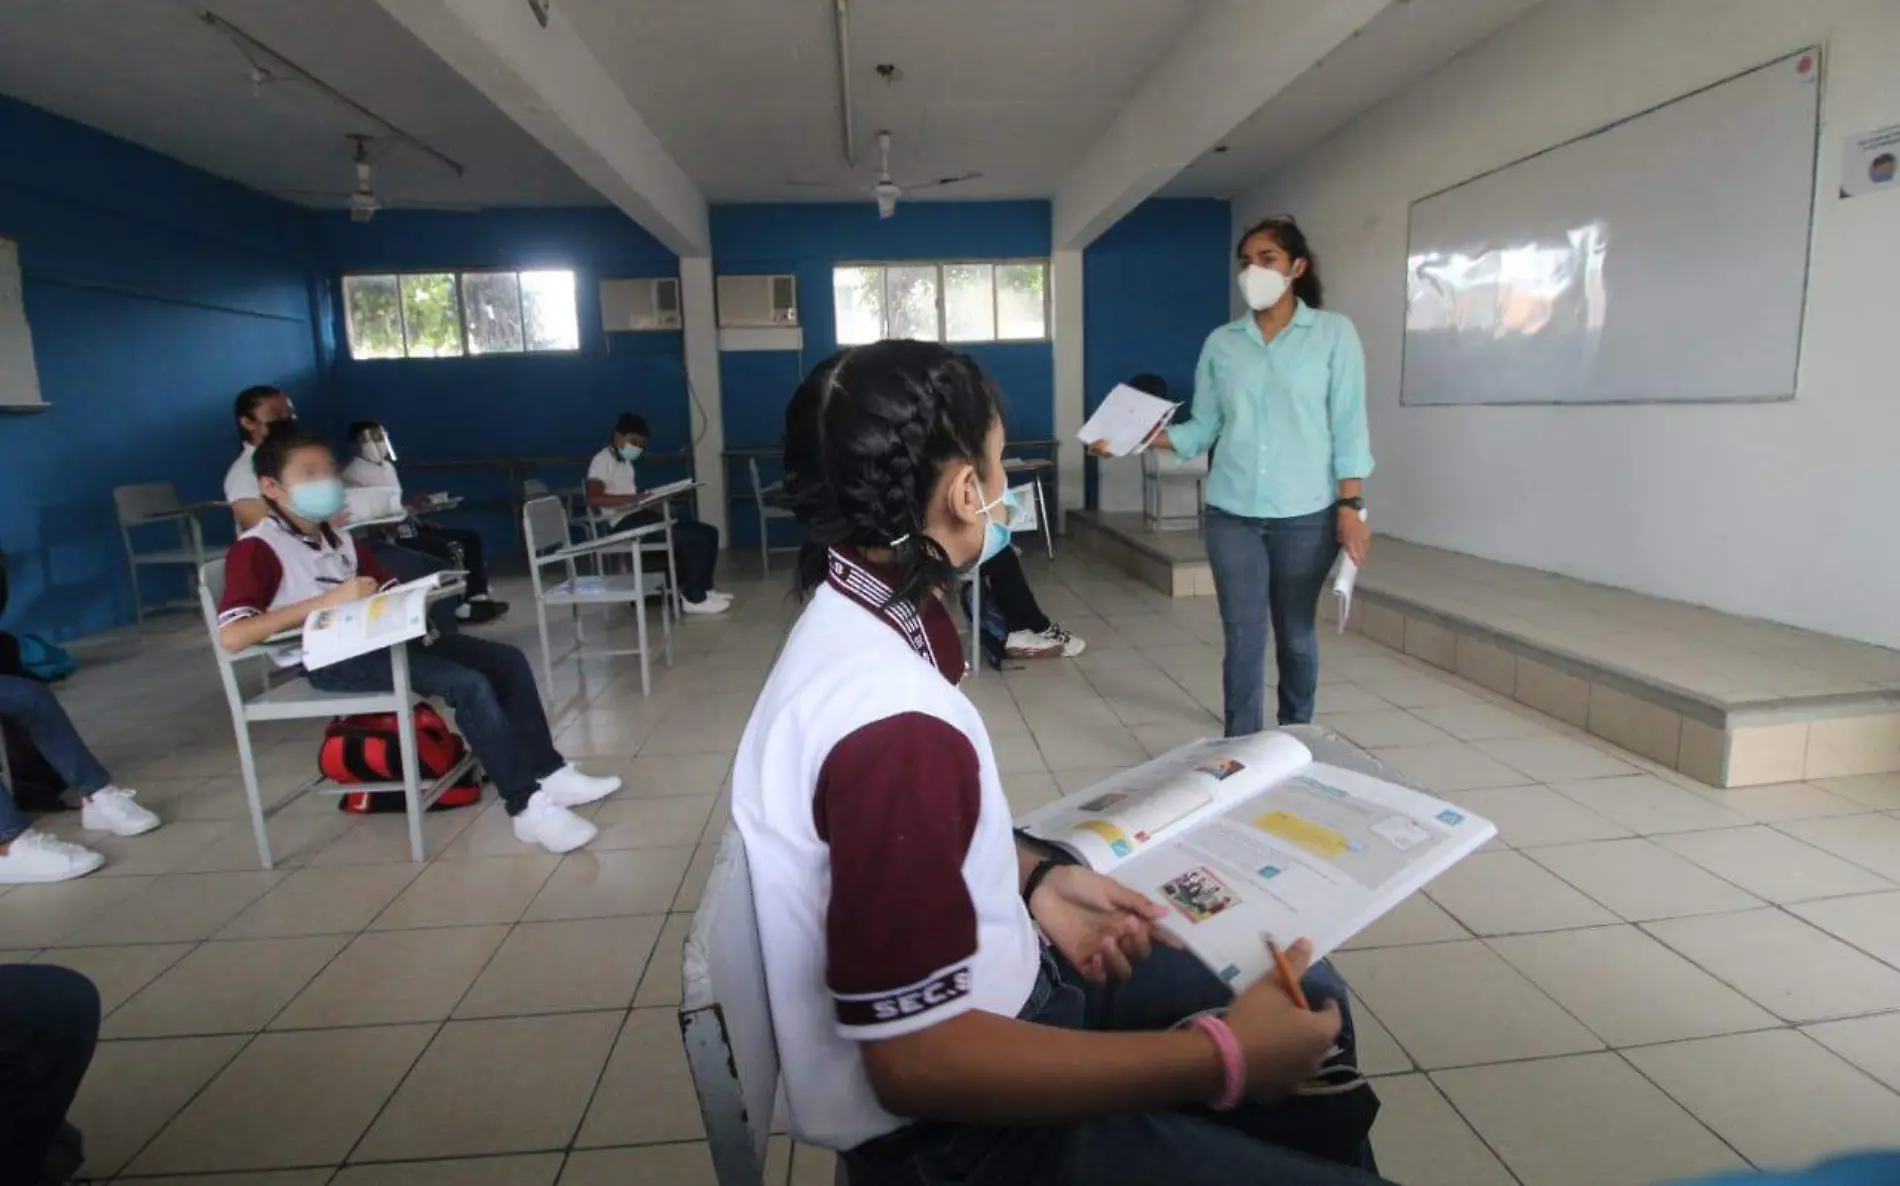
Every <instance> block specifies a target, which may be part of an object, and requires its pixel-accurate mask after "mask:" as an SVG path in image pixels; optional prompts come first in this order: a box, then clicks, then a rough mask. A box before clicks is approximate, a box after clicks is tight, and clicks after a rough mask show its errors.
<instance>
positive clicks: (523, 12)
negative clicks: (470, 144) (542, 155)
mask: <svg viewBox="0 0 1900 1186" xmlns="http://www.w3.org/2000/svg"><path fill="white" fill-rule="evenodd" d="M376 3H378V4H380V5H381V6H382V7H383V8H384V10H386V11H387V12H388V13H389V14H390V15H391V16H393V17H395V18H396V19H397V20H398V21H400V22H401V23H402V24H403V26H404V27H406V28H407V29H408V30H409V31H410V32H411V33H413V34H415V35H416V37H417V38H419V39H420V40H421V41H422V43H423V44H424V45H426V46H428V47H429V48H430V49H431V50H434V51H435V53H436V54H437V55H438V56H439V57H441V59H442V60H443V61H445V62H447V63H448V64H449V65H450V66H451V67H453V68H454V69H455V71H456V72H457V73H458V74H460V75H461V76H462V77H463V78H466V79H467V80H468V81H469V82H470V83H471V84H472V85H473V86H474V87H475V89H476V90H479V91H480V92H481V93H482V94H484V95H486V96H487V97H488V99H489V101H490V102H492V103H494V104H495V106H497V107H499V108H501V110H502V112H503V113H504V114H506V115H507V116H508V117H509V118H510V119H512V120H514V121H515V122H516V123H518V124H520V125H521V127H522V128H523V129H525V130H526V131H527V132H528V134H529V135H531V136H533V137H534V138H535V139H536V140H539V141H540V142H541V143H542V144H543V145H545V146H546V147H547V149H548V151H550V152H552V153H553V154H554V155H555V156H557V157H559V158H560V159H561V161H562V163H564V164H565V165H567V167H568V168H570V169H572V170H574V172H575V173H576V174H578V175H579V176H580V178H581V180H583V181H585V182H587V184H589V185H591V186H593V187H594V188H595V189H596V190H598V191H599V192H600V194H601V196H602V197H604V198H606V199H607V200H608V201H610V202H612V203H613V204H614V205H615V206H618V207H619V208H620V209H621V210H622V211H624V212H625V213H626V214H627V216H628V217H630V218H632V219H633V220H634V221H635V222H638V223H639V224H640V225H641V226H643V227H645V228H646V229H647V231H648V232H650V233H651V234H652V235H653V237H654V238H656V239H658V240H660V242H662V243H664V244H666V246H667V247H669V248H671V249H672V250H673V251H675V252H677V253H678V254H680V255H708V254H710V253H711V251H712V231H711V229H710V225H709V222H708V219H707V213H706V198H705V195H703V194H702V193H700V192H699V187H698V186H697V185H695V184H693V179H692V178H690V177H688V176H687V175H686V171H685V170H683V169H681V168H680V167H679V164H678V163H677V162H676V161H674V160H673V158H672V156H670V155H669V154H668V153H667V151H666V147H665V146H664V145H663V144H661V143H660V140H659V137H657V136H655V135H654V134H653V130H652V129H651V128H649V127H647V123H646V121H645V120H644V119H642V118H640V113H639V112H638V111H636V110H634V108H633V105H632V104H631V103H628V102H627V98H626V95H625V94H623V93H622V92H621V90H620V86H619V84H618V83H616V82H615V81H614V79H613V76H612V75H611V74H609V73H608V72H607V70H606V68H605V67H604V66H602V65H601V64H600V60H599V59H598V58H596V57H595V56H594V54H593V51H591V50H589V49H588V48H587V45H586V43H585V42H583V41H582V40H581V37H580V34H579V33H578V32H577V31H576V30H575V28H574V26H573V24H572V23H571V22H570V21H568V20H567V19H566V17H565V16H564V14H563V13H562V12H561V5H559V4H554V5H551V6H550V9H551V11H550V12H549V18H550V19H549V21H548V25H547V27H546V28H542V27H541V24H540V22H539V21H537V20H536V19H535V15H534V12H533V11H532V10H531V9H530V8H529V6H528V4H527V3H526V2H525V0H376Z"/></svg>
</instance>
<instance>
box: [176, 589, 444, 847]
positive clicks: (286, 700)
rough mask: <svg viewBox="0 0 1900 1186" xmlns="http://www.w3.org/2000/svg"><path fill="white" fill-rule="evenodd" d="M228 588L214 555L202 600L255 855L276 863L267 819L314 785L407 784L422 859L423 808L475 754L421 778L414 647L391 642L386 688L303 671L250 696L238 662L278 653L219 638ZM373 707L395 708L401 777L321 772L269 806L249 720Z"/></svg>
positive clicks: (330, 789)
mask: <svg viewBox="0 0 1900 1186" xmlns="http://www.w3.org/2000/svg"><path fill="white" fill-rule="evenodd" d="M223 596H224V561H223V560H213V561H211V562H210V563H209V564H206V565H205V566H204V567H203V568H202V569H200V570H199V578H198V602H199V605H200V606H201V607H202V608H203V610H204V619H205V629H206V630H207V631H208V632H209V633H210V635H211V651H212V653H213V654H214V655H216V656H217V658H218V679H219V681H220V682H222V683H223V684H224V699H225V702H226V703H227V704H228V705H229V706H230V709H231V728H232V731H233V732H235V733H236V734H237V745H238V767H239V768H240V770H242V772H243V774H244V797H245V799H246V800H247V801H248V802H249V804H250V808H251V828H252V830H253V831H255V832H256V834H257V859H258V860H259V861H260V862H262V863H263V866H264V868H266V869H269V868H271V855H270V833H269V831H268V830H267V829H266V827H265V824H266V822H267V821H268V820H269V819H270V817H271V816H273V815H276V814H277V813H278V812H280V811H282V810H283V809H284V808H286V807H288V806H290V805H291V804H292V803H294V802H296V801H297V800H298V799H301V798H303V796H304V795H306V794H308V793H310V792H311V791H316V792H318V793H319V794H325V795H348V794H353V793H355V792H357V791H401V792H402V798H403V807H404V809H405V811H406V812H407V814H408V816H409V859H410V860H412V861H421V860H422V856H423V854H422V813H423V812H425V811H427V810H429V808H430V806H431V805H432V804H434V803H435V801H436V800H437V799H439V798H441V796H442V792H443V791H445V790H447V789H448V788H449V787H451V786H453V785H455V783H457V782H458V781H460V780H461V778H462V776H463V775H465V774H466V773H467V772H468V771H469V769H470V768H471V767H472V766H474V764H475V758H474V755H472V754H467V753H465V754H463V755H462V760H461V761H459V762H457V763H456V764H455V765H454V766H452V767H450V768H449V769H448V770H447V771H446V772H445V773H443V774H442V776H441V777H439V778H436V779H434V780H432V781H431V782H430V783H429V785H428V786H426V787H425V786H423V785H422V784H421V777H420V775H421V770H422V766H421V764H420V763H419V762H418V761H417V758H416V717H415V706H416V702H417V701H418V700H420V699H421V697H419V696H417V695H416V694H415V693H414V692H413V691H412V690H411V689H410V687H409V648H408V647H407V646H397V647H391V648H390V651H389V656H390V667H391V669H392V672H391V674H392V676H393V680H392V690H390V691H388V692H324V691H320V690H318V689H317V688H314V687H312V686H311V684H310V681H309V680H307V679H301V678H299V679H294V680H290V681H288V682H285V683H281V684H279V685H277V686H276V687H268V685H267V690H266V691H264V692H263V693H261V694H260V695H257V696H252V697H250V698H248V699H246V697H245V695H244V692H243V690H242V689H241V688H240V687H239V686H238V678H237V668H238V665H239V664H240V663H247V662H253V661H255V662H260V663H263V664H265V665H267V666H268V665H270V664H271V663H272V659H271V657H270V653H269V651H267V650H266V649H265V648H264V647H261V646H256V647H251V648H249V649H248V650H243V651H239V652H237V653H236V654H232V653H231V652H230V651H227V650H225V649H224V647H223V645H222V644H221V643H219V642H218V602H219V600H220V599H222V598H223ZM292 638H294V635H293V634H291V633H289V632H286V634H284V635H280V636H279V638H278V640H281V641H289V640H291V639H292ZM375 712H393V713H395V714H396V735H397V741H398V745H399V746H400V748H401V751H402V772H403V777H402V781H401V782H371V783H351V784H349V785H347V786H346V785H344V784H342V783H334V782H330V781H329V780H328V779H326V778H323V777H322V776H320V775H319V776H318V777H317V778H314V779H311V780H310V781H308V782H305V783H304V784H303V786H301V787H299V788H298V789H297V790H296V791H294V792H292V793H291V794H290V795H288V796H286V797H285V798H284V799H283V801H282V802H279V803H277V804H275V805H274V806H271V807H268V808H267V807H265V806H264V798H263V795H262V794H261V792H260V791H259V789H258V785H257V760H256V758H255V757H254V755H253V754H252V750H251V725H252V724H253V723H254V722H258V721H305V720H328V719H329V718H331V717H339V716H355V715H357V714H358V713H375ZM312 765H315V755H312Z"/></svg>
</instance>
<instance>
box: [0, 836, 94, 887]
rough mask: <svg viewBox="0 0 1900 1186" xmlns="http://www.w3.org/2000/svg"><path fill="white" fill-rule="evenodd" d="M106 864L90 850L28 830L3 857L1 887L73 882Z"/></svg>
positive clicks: (0, 869) (0, 874)
mask: <svg viewBox="0 0 1900 1186" xmlns="http://www.w3.org/2000/svg"><path fill="white" fill-rule="evenodd" d="M105 863H106V859H105V858H104V857H102V856H100V855H99V854H98V853H96V852H94V851H92V850H91V849H90V848H81V847H79V846H78V845H77V844H68V843H66V842H65V841H64V840H61V839H60V838H59V837H57V836H52V835H49V834H48V833H45V832H37V831H34V830H33V829H32V828H28V829H27V830H26V831H24V832H22V833H20V834H19V835H18V836H15V837H14V838H13V843H12V844H11V845H9V846H8V847H7V851H6V855H5V856H0V885H28V884H32V883H35V882H43V881H70V880H72V879H73V878H75V877H84V876H85V875H86V874H88V873H90V872H92V871H93V870H94V869H97V868H98V867H99V866H101V865H103V864H105Z"/></svg>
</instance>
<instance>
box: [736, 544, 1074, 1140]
mask: <svg viewBox="0 0 1900 1186" xmlns="http://www.w3.org/2000/svg"><path fill="white" fill-rule="evenodd" d="M890 597H891V586H890V583H889V580H888V578H887V575H886V574H884V573H881V572H880V571H879V570H877V569H875V568H873V567H871V566H869V565H867V564H865V563H863V562H862V561H861V560H859V559H857V558H855V557H854V556H852V555H849V554H845V553H842V552H837V551H834V552H833V553H832V554H831V558H830V577H829V579H828V581H827V582H826V583H825V584H824V585H823V586H821V587H820V588H819V589H818V591H817V592H816V593H815V594H814V595H813V597H812V600H811V604H810V605H808V606H807V607H806V608H805V611H804V613H803V614H801V615H800V617H799V619H798V622H797V624H796V625H795V626H793V628H792V632H791V635H790V637H789V638H788V639H787V640H786V643H785V648H784V650H782V651H781V652H779V657H778V662H777V663H776V664H775V665H774V666H773V668H772V674H771V677H770V678H769V679H768V680H767V681H766V684H765V688H764V690H763V691H762V692H761V693H760V694H759V701H758V704H757V706H756V707H755V708H754V709H753V710H752V719H751V721H750V722H749V723H748V724H747V726H746V731H745V736H744V738H743V739H742V740H741V741H740V743H739V753H738V757H737V759H736V761H735V764H734V766H733V773H732V814H733V820H734V822H735V823H736V825H737V826H738V829H739V833H740V835H741V836H742V837H743V838H744V840H745V849H746V859H747V862H748V864H749V865H750V866H751V871H752V892H753V897H754V900H755V905H756V908H757V911H758V918H759V937H760V944H761V947H762V948H763V951H764V956H765V972H766V983H767V987H768V989H769V991H770V995H771V1000H772V1021H773V1027H774V1029H775V1031H776V1033H777V1037H778V1046H779V1061H780V1064H781V1067H782V1073H783V1076H784V1086H785V1097H786V1103H787V1105H788V1107H789V1110H790V1116H789V1117H788V1120H789V1123H790V1126H791V1129H792V1132H793V1133H795V1134H796V1135H797V1136H798V1137H799V1138H800V1139H802V1140H805V1141H807V1142H810V1143H812V1144H817V1145H824V1146H829V1147H831V1148H834V1149H849V1148H853V1147H855V1146H857V1145H859V1144H861V1143H863V1142H864V1141H867V1140H869V1139H871V1138H873V1137H876V1136H880V1135H882V1134H884V1133H887V1132H890V1131H892V1130H893V1129H896V1128H899V1127H902V1126H903V1125H904V1124H905V1123H906V1121H904V1120H902V1119H900V1118H899V1117H897V1116H893V1115H891V1114H890V1113H889V1112H886V1111H885V1110H884V1109H883V1108H882V1107H881V1106H880V1105H879V1104H878V1100H877V1096H876V1094H875V1092H873V1090H872V1088H871V1082H870V1079H869V1077H868V1076H867V1075H866V1074H865V1070H864V1061H863V1058H862V1055H861V1052H860V1050H859V1047H858V1043H860V1042H865V1041H873V1040H877V1039H881V1038H891V1037H896V1036H898V1035H901V1034H907V1033H911V1032H914V1031H917V1030H921V1029H926V1028H928V1027H930V1026H933V1025H937V1024H939V1023H940V1022H943V1021H946V1020H948V1019H949V1018H952V1017H955V1016H956V1015H957V1014H959V1013H963V1012H965V1011H967V1010H971V1009H982V1010H985V1011H987V1012H991V1013H997V1014H1001V1015H1003V1016H1007V1017H1014V1016H1016V1015H1017V1013H1019V1012H1020V1011H1021V1009H1022V1006H1023V1004H1024V1002H1025V1001H1027V1000H1028V998H1029V993H1030V991H1031V989H1032V988H1033V987H1034V985H1035V980H1036V973H1037V967H1038V962H1039V941H1038V939H1037V937H1036V931H1035V927H1034V924H1033V923H1031V922H1030V919H1029V913H1028V911H1027V910H1026V909H1025V908H1024V907H1023V902H1022V897H1021V895H1020V894H1019V893H1018V890H1017V862H1016V843H1015V836H1014V833H1013V832H1012V831H1011V827H1010V815H1009V804H1008V802H1007V801H1006V800H1005V799H1004V797H1003V786H1002V782H1001V780H1000V779H999V778H998V776H997V771H996V759H995V756H994V754H993V753H992V751H991V749H990V739H989V734H988V732H987V731H986V730H985V729H984V727H983V720H982V717H981V716H979V715H978V713H977V710H976V708H975V706H974V705H972V704H971V703H970V701H969V700H968V699H967V698H966V697H965V696H964V695H963V693H962V692H960V691H959V690H958V689H957V686H956V685H957V681H958V680H960V679H961V678H962V676H963V647H962V644H961V642H960V640H959V638H958V635H957V630H956V626H955V624H954V623H953V622H952V621H951V619H950V615H949V612H948V611H947V610H946V609H945V608H944V606H943V604H942V603H941V602H939V601H937V600H935V599H932V600H930V601H929V602H928V604H926V605H924V606H922V607H919V606H916V605H912V604H911V603H908V602H898V603H895V604H891V605H888V607H887V605H886V603H887V602H889V600H890Z"/></svg>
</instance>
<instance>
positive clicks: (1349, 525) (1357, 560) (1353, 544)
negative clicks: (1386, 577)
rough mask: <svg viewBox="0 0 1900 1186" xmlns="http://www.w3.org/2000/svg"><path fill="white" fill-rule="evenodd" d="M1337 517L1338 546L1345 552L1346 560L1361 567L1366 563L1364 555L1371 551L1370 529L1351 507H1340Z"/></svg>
mask: <svg viewBox="0 0 1900 1186" xmlns="http://www.w3.org/2000/svg"><path fill="white" fill-rule="evenodd" d="M1337 517H1338V519H1339V546H1340V547H1341V548H1343V549H1344V550H1345V552H1346V556H1347V558H1348V559H1350V560H1351V561H1352V562H1353V563H1354V564H1361V565H1363V564H1364V563H1365V562H1366V554H1367V553H1368V552H1370V551H1372V528H1370V527H1368V526H1366V521H1365V520H1364V519H1361V518H1360V517H1359V512H1358V511H1355V510H1353V509H1352V508H1351V507H1340V508H1339V513H1338V516H1337Z"/></svg>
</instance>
